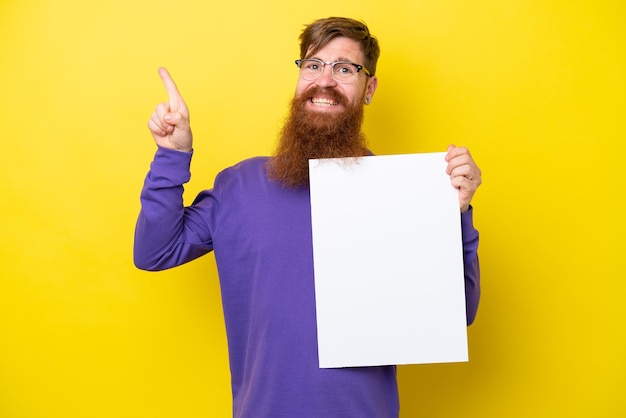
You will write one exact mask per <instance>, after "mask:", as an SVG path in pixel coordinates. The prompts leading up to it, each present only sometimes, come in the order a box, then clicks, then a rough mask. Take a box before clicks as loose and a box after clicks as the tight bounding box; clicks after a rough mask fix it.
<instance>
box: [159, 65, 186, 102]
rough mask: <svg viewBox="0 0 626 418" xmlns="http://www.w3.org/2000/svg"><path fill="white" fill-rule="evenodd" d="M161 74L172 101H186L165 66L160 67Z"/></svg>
mask: <svg viewBox="0 0 626 418" xmlns="http://www.w3.org/2000/svg"><path fill="white" fill-rule="evenodd" d="M159 76H160V77H161V81H163V85H164V86H165V90H166V91H167V95H168V96H169V99H170V103H172V102H174V101H176V102H178V101H180V102H183V103H184V100H183V98H182V96H181V95H180V93H179V92H178V88H177V87H176V83H174V80H173V79H172V77H171V76H170V73H169V72H168V71H167V70H166V69H165V68H163V67H161V68H159Z"/></svg>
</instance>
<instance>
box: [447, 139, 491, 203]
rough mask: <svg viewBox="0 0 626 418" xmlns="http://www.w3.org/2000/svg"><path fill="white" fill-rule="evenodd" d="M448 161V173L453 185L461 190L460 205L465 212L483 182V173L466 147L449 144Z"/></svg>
mask: <svg viewBox="0 0 626 418" xmlns="http://www.w3.org/2000/svg"><path fill="white" fill-rule="evenodd" d="M446 161H447V162H448V167H447V168H446V173H448V175H450V182H451V183H452V186H453V187H454V188H456V189H458V190H459V206H460V208H461V212H465V211H467V210H468V209H469V206H470V203H471V201H472V197H473V196H474V193H475V192H476V189H477V188H478V186H480V183H482V178H481V175H482V173H481V171H480V169H479V168H478V166H477V165H476V163H475V162H474V159H473V158H472V156H471V155H470V152H469V150H468V149H467V148H465V147H457V146H454V145H450V146H448V151H447V154H446Z"/></svg>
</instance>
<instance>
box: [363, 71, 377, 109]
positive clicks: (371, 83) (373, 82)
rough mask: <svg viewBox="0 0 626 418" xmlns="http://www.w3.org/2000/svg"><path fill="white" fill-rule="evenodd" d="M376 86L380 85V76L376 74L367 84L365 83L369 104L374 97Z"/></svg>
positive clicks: (366, 98)
mask: <svg viewBox="0 0 626 418" xmlns="http://www.w3.org/2000/svg"><path fill="white" fill-rule="evenodd" d="M376 87H378V78H377V77H376V76H372V77H369V79H368V80H367V84H366V85H365V100H366V103H367V104H369V103H370V102H371V100H372V97H374V92H375V91H376Z"/></svg>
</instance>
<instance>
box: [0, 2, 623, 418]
mask: <svg viewBox="0 0 626 418" xmlns="http://www.w3.org/2000/svg"><path fill="white" fill-rule="evenodd" d="M625 7H626V6H624V3H623V2H622V1H618V0H615V1H606V0H596V1H581V0H562V1H557V0H555V1H545V0H507V1H500V2H497V1H488V0H478V1H461V0H458V1H453V0H445V1H434V0H428V1H426V0H425V1H419V0H418V1H408V0H407V1H393V0H391V1H377V0H376V1H375V0H358V1H357V0H345V1H341V2H338V1H336V0H334V1H327V0H319V1H315V2H312V3H311V2H308V3H302V4H301V3H290V4H289V5H286V4H285V3H284V1H282V0H280V1H278V0H269V1H265V2H258V1H251V0H244V1H240V2H219V3H216V2H204V1H199V0H198V1H191V0H179V1H176V2H172V1H121V0H109V1H106V2H95V1H93V2H92V1H85V0H58V1H47V0H20V1H17V0H2V1H1V2H0V57H1V58H0V62H1V65H0V122H1V123H0V129H1V132H2V135H1V138H2V145H1V146H0V186H1V191H2V192H1V193H2V194H1V196H2V204H1V205H0V227H1V231H2V243H1V244H0V245H1V247H0V258H1V259H0V417H6V418H40V417H42V418H43V417H63V418H71V417H81V418H84V417H155V418H156V417H227V416H229V414H230V409H231V401H230V386H229V372H228V362H227V352H226V341H225V335H224V326H223V321H222V314H221V306H220V298H219V287H218V283H217V276H216V273H215V266H214V261H213V258H212V256H207V257H204V258H203V259H200V260H197V261H195V262H193V263H190V264H188V265H186V266H182V267H180V268H177V269H174V270H170V271H167V272H162V273H146V272H141V271H138V270H136V269H135V268H134V267H133V265H132V258H131V249H132V236H133V228H134V222H135V217H136V215H137V212H138V210H139V191H140V189H141V186H142V182H143V177H144V175H145V173H146V171H147V169H148V165H149V162H150V160H151V158H152V155H153V152H154V149H155V146H154V144H153V143H152V140H151V137H150V135H149V133H148V131H147V128H146V122H147V119H148V117H149V116H150V114H151V112H152V110H153V108H154V106H155V105H156V104H157V103H158V102H160V101H163V100H165V98H166V96H165V92H164V91H163V88H162V86H161V83H160V80H159V78H158V75H157V72H156V70H157V68H158V67H159V66H166V67H167V68H168V69H169V70H170V72H171V73H172V75H173V77H174V78H175V80H176V81H177V83H178V86H179V88H180V90H181V92H182V94H183V95H184V97H185V98H186V100H187V102H188V105H189V107H190V109H191V112H192V126H193V129H194V134H195V149H196V153H195V156H194V161H193V166H192V172H193V179H192V181H191V183H190V184H189V185H188V187H187V195H186V198H187V200H188V201H191V199H192V198H193V197H194V196H195V194H196V193H197V192H198V191H200V190H201V189H204V188H208V187H210V186H211V184H212V181H213V178H214V176H215V174H216V173H217V172H218V171H219V170H221V169H223V168H224V167H226V166H228V165H230V164H233V163H235V162H237V161H239V160H241V159H243V158H246V157H249V156H253V155H258V154H268V153H270V152H271V151H272V149H273V145H274V140H275V138H276V132H277V130H278V129H279V127H280V125H281V123H282V120H283V118H284V116H285V113H286V108H287V103H288V101H289V99H290V97H291V95H292V94H293V91H294V87H295V81H296V67H295V65H294V64H293V60H294V59H295V58H298V48H297V36H298V34H299V32H300V30H301V29H302V26H303V24H305V23H309V22H310V21H312V20H314V19H316V18H319V17H327V16H330V15H344V16H351V17H355V18H359V19H363V20H365V21H366V22H367V23H368V24H369V26H370V28H371V30H372V31H373V32H374V33H375V34H376V35H377V36H378V37H379V39H380V42H381V46H382V55H381V59H380V63H379V71H378V76H379V79H380V82H379V89H378V91H377V93H376V95H375V97H374V102H373V104H372V105H371V106H369V107H368V108H367V110H366V127H365V130H366V134H367V135H368V137H369V139H370V145H371V148H372V149H373V150H374V152H376V153H378V154H391V153H411V152H421V151H442V150H444V149H445V148H446V146H447V145H448V143H456V144H459V145H466V146H468V147H469V148H470V150H471V151H472V153H473V155H474V157H475V159H476V160H477V162H478V163H479V165H480V166H481V168H482V169H483V172H484V184H483V186H482V187H481V188H480V190H479V192H478V194H477V195H476V197H475V200H474V205H475V208H476V210H475V223H476V225H477V227H478V228H479V230H480V232H481V234H482V235H481V237H482V241H481V247H480V256H481V263H482V272H483V277H482V280H483V299H482V304H481V307H480V310H479V313H478V318H477V321H476V323H475V324H474V325H473V326H472V327H470V329H469V343H470V362H469V363H463V364H440V365H421V366H417V365H416V366H402V367H400V368H399V380H400V389H401V405H402V417H404V418H407V417H446V418H448V417H480V418H484V417H623V416H626V398H625V397H624V387H626V303H624V300H625V299H626V284H625V283H626V274H625V273H624V266H623V265H624V258H625V253H626V251H625V250H626V246H625V244H624V239H625V237H626V228H625V221H624V218H625V216H624V192H625V191H626V190H625V187H624V181H623V177H624V168H623V166H624V160H625V158H626V147H625V145H624V143H625V142H626V141H625V140H626V135H625V134H626V129H625V128H624V109H625V106H624V97H626V88H625V78H626V65H625V58H624V53H625V52H626V51H625V48H624V46H625V43H624V40H625V39H626V30H625V29H624V25H623V21H624V20H625V18H626V8H625Z"/></svg>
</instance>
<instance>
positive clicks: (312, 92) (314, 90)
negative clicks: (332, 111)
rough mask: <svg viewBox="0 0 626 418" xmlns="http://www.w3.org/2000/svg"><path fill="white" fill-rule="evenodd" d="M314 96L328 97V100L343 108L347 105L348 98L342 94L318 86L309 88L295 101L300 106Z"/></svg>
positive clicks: (329, 88)
mask: <svg viewBox="0 0 626 418" xmlns="http://www.w3.org/2000/svg"><path fill="white" fill-rule="evenodd" d="M315 96H324V97H328V98H330V99H332V100H334V101H336V102H337V103H339V104H340V105H342V106H343V107H346V106H347V105H348V98H347V97H346V96H344V95H343V94H341V93H339V92H338V91H337V90H335V89H334V88H332V87H320V86H315V85H314V86H311V87H310V88H309V89H308V90H306V91H304V92H303V93H302V94H300V96H299V97H298V98H297V101H298V103H300V104H301V105H302V104H304V103H306V102H308V101H309V100H310V99H311V98H313V97H315Z"/></svg>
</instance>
